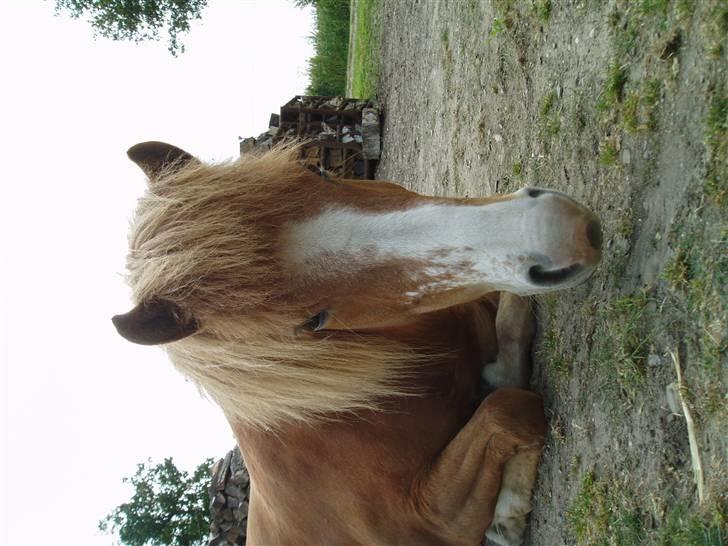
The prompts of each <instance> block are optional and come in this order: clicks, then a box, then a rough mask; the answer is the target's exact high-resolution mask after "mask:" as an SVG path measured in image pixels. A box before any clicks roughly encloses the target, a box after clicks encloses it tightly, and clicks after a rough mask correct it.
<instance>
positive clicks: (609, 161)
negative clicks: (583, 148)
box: [599, 141, 619, 167]
mask: <svg viewBox="0 0 728 546" xmlns="http://www.w3.org/2000/svg"><path fill="white" fill-rule="evenodd" d="M618 156H619V152H618V151H617V146H616V145H615V144H614V143H613V142H611V141H608V142H605V143H603V144H602V146H601V150H600V151H599V163H601V164H602V165H605V166H607V167H610V166H612V165H614V164H615V163H617V157H618Z"/></svg>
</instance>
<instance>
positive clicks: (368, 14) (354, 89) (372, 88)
mask: <svg viewBox="0 0 728 546" xmlns="http://www.w3.org/2000/svg"><path fill="white" fill-rule="evenodd" d="M354 6H355V9H356V12H355V14H354V18H353V20H354V28H353V29H352V36H353V37H354V41H353V43H352V44H351V51H350V67H349V71H350V77H349V88H348V89H347V94H348V95H350V96H352V97H356V98H364V99H369V98H373V97H375V96H376V94H377V85H378V82H379V46H380V39H381V27H380V23H379V9H380V0H358V1H357V2H356V3H355V4H354Z"/></svg>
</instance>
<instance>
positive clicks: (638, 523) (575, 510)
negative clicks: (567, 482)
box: [566, 472, 646, 546]
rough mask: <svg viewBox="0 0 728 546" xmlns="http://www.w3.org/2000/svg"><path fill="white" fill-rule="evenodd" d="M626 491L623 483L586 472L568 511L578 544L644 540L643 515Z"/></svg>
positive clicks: (628, 543) (636, 545)
mask: <svg viewBox="0 0 728 546" xmlns="http://www.w3.org/2000/svg"><path fill="white" fill-rule="evenodd" d="M625 493H626V491H625V489H624V487H623V486H622V484H616V483H614V482H610V481H607V480H598V479H597V478H596V477H595V475H594V473H593V472H587V473H586V474H584V476H583V477H582V480H581V487H580V490H579V493H578V494H577V495H576V497H575V498H574V500H573V501H572V502H571V504H570V505H569V508H568V511H567V515H566V518H567V522H568V525H569V530H570V532H571V534H572V536H573V537H574V539H575V540H576V543H577V544H579V545H582V544H584V545H590V546H592V545H602V544H603V545H610V544H619V545H625V546H626V545H634V546H641V545H642V544H644V539H645V533H646V531H645V525H644V516H643V515H642V513H641V512H640V511H639V509H638V508H637V507H635V506H632V505H631V503H630V501H629V495H627V494H625Z"/></svg>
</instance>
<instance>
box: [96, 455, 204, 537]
mask: <svg viewBox="0 0 728 546" xmlns="http://www.w3.org/2000/svg"><path fill="white" fill-rule="evenodd" d="M212 463H213V460H212V459H206V460H205V461H204V462H203V463H202V464H200V465H199V466H198V467H197V469H196V470H195V471H194V473H193V474H192V475H191V476H190V475H189V474H188V473H187V472H185V471H184V470H180V469H178V468H177V467H176V466H175V464H174V462H172V459H171V458H167V459H165V460H164V462H163V463H160V464H157V465H156V466H152V463H151V461H147V462H146V463H142V464H139V465H137V471H136V474H134V475H133V476H131V477H129V478H124V483H131V484H132V485H133V486H134V495H133V496H132V498H131V500H129V501H128V502H125V503H123V504H120V505H119V506H117V507H116V508H114V510H113V511H112V512H111V513H110V514H109V515H108V516H106V517H105V518H104V519H102V520H101V521H100V522H99V529H101V530H102V531H104V532H107V533H116V534H118V537H119V541H120V542H121V543H122V544H127V545H130V546H144V545H150V546H163V545H164V546H197V545H204V544H207V537H208V535H209V532H210V512H209V505H210V498H209V495H208V493H207V488H208V485H209V482H210V468H211V466H212Z"/></svg>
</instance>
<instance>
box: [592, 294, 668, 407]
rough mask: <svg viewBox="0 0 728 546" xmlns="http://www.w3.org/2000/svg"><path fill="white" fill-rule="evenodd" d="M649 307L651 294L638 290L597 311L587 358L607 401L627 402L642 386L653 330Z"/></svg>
mask: <svg viewBox="0 0 728 546" xmlns="http://www.w3.org/2000/svg"><path fill="white" fill-rule="evenodd" d="M653 306H654V301H653V300H652V299H651V296H649V295H648V293H647V292H646V291H644V290H640V291H637V292H635V293H633V294H631V295H629V296H625V297H623V298H620V299H618V300H616V301H614V302H613V303H609V304H607V305H605V306H603V307H602V308H601V309H600V310H599V311H598V316H597V319H598V324H599V328H598V332H597V333H596V335H595V340H596V341H595V345H594V349H593V351H592V355H591V357H592V363H593V364H594V365H595V367H596V370H597V373H599V374H600V377H601V378H602V381H603V385H604V387H605V389H604V392H603V394H604V395H605V397H606V399H608V401H609V402H610V403H615V404H616V403H617V402H619V401H620V400H621V401H623V402H626V403H627V405H631V404H632V402H634V401H635V400H636V398H637V396H638V394H639V393H640V391H641V389H642V388H643V387H644V384H645V377H646V362H647V356H648V353H649V347H650V344H651V343H652V340H653V339H654V337H655V333H656V329H657V327H656V324H655V316H654V312H653ZM619 407H621V406H619V405H618V404H616V405H615V408H619Z"/></svg>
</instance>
